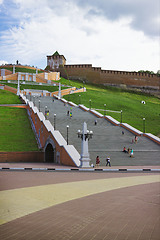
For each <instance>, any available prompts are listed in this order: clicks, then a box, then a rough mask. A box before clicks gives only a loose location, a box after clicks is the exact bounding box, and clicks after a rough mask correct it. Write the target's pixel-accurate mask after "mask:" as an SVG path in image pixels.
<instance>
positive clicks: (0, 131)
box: [0, 90, 38, 152]
mask: <svg viewBox="0 0 160 240" xmlns="http://www.w3.org/2000/svg"><path fill="white" fill-rule="evenodd" d="M14 103H15V104H18V103H21V102H20V100H19V98H18V96H16V95H15V94H13V93H10V92H8V91H4V90H0V104H14ZM0 151H4V152H5V151H38V146H37V143H36V140H35V136H34V133H33V131H32V128H31V125H30V122H29V119H28V115H27V110H26V109H22V108H13V107H0Z"/></svg>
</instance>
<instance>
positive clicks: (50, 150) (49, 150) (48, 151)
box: [44, 138, 55, 163]
mask: <svg viewBox="0 0 160 240" xmlns="http://www.w3.org/2000/svg"><path fill="white" fill-rule="evenodd" d="M44 156H45V162H52V163H54V162H55V144H54V141H53V140H52V139H51V138H48V139H47V141H46V143H45V146H44Z"/></svg>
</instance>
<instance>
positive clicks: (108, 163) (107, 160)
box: [106, 157, 111, 167]
mask: <svg viewBox="0 0 160 240" xmlns="http://www.w3.org/2000/svg"><path fill="white" fill-rule="evenodd" d="M106 162H107V163H106V166H108V165H109V166H110V167H111V159H110V157H107V159H106Z"/></svg>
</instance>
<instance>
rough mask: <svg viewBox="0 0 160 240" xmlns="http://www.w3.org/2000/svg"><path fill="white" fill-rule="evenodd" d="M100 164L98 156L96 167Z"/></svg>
mask: <svg viewBox="0 0 160 240" xmlns="http://www.w3.org/2000/svg"><path fill="white" fill-rule="evenodd" d="M99 164H100V159H99V156H97V157H96V166H97V167H98V166H99Z"/></svg>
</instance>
